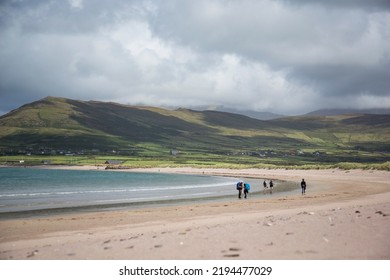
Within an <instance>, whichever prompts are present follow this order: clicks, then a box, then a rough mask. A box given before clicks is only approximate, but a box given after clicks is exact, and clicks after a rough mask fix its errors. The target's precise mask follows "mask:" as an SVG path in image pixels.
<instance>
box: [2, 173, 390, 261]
mask: <svg viewBox="0 0 390 280" xmlns="http://www.w3.org/2000/svg"><path fill="white" fill-rule="evenodd" d="M83 168H86V167H83ZM120 171H125V172H129V171H130V172H166V173H181V174H196V175H199V174H203V175H211V176H229V177H245V178H262V179H264V178H267V179H280V180H288V181H297V183H299V182H300V180H301V179H302V178H305V180H306V181H307V183H308V189H307V194H306V195H305V196H302V195H300V190H297V193H293V194H291V195H288V196H282V197H268V199H266V200H262V199H261V198H260V199H259V198H250V199H248V200H245V201H244V200H241V201H239V200H237V199H236V200H231V201H217V202H205V203H194V204H192V203H190V204H185V205H174V206H161V207H156V208H153V207H151V208H142V209H135V210H126V209H123V210H110V211H104V212H99V211H97V212H88V213H68V214H63V215H55V216H52V217H39V218H27V219H10V220H4V221H0V229H1V237H0V259H390V241H388V236H389V234H390V173H389V172H387V171H376V170H374V171H372V170H350V171H344V170H339V169H332V170H328V169H327V170H285V169H275V170H269V169H241V170H230V169H208V168H207V169H199V168H150V169H131V170H120ZM312 186H315V188H313V187H312ZM252 188H260V182H259V186H252Z"/></svg>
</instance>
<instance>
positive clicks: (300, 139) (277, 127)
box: [0, 97, 390, 161]
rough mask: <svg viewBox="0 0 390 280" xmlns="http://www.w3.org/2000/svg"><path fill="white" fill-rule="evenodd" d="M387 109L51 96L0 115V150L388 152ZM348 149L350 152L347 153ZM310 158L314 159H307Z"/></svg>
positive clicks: (138, 153) (145, 153) (258, 154)
mask: <svg viewBox="0 0 390 280" xmlns="http://www.w3.org/2000/svg"><path fill="white" fill-rule="evenodd" d="M388 143H390V115H369V114H349V115H332V116H315V115H309V116H307V115H304V116H293V117H283V118H277V119H272V120H259V119H256V118H251V117H248V116H244V115H240V114H235V113H229V112H220V111H214V110H205V111H196V110H193V109H186V108H178V109H175V110H170V109H164V108H159V107H151V106H132V105H124V104H119V103H114V102H101V101H82V100H73V99H66V98H57V97H46V98H44V99H41V100H38V101H35V102H32V103H29V104H25V105H23V106H21V107H19V108H18V109H15V110H12V111H11V112H9V113H7V114H5V115H3V116H1V117H0V152H2V153H3V154H12V153H17V152H22V153H26V152H29V151H30V152H31V151H34V153H36V152H37V151H43V152H44V153H47V152H48V151H52V153H58V151H65V150H67V151H74V152H79V151H83V152H88V153H92V152H93V151H95V152H107V151H112V150H116V151H122V153H124V154H128V155H135V156H141V157H142V156H149V157H150V156H152V157H153V156H163V157H164V156H165V155H167V154H168V153H169V151H172V150H179V151H180V152H181V153H182V154H187V155H195V154H208V155H229V154H230V155H232V154H237V155H238V154H242V155H244V154H245V155H254V156H255V157H257V158H258V159H259V160H260V159H261V157H263V155H267V154H270V153H271V152H272V153H273V154H275V155H276V154H278V155H279V156H281V157H282V155H302V154H305V155H308V154H309V155H311V157H313V154H315V153H317V154H318V152H320V154H328V155H331V154H333V156H334V157H337V158H341V156H342V157H343V158H349V157H355V159H356V158H357V155H359V156H361V151H363V150H364V151H366V152H370V153H373V155H377V158H376V159H375V158H373V156H371V155H366V156H367V158H370V160H374V161H375V160H383V158H388V154H389V152H390V144H388ZM354 155H355V156H354ZM313 160H314V159H313Z"/></svg>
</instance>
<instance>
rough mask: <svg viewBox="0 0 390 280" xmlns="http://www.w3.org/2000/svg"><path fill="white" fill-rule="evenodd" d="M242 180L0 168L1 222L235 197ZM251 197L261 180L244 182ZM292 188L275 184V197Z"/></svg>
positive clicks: (116, 172)
mask: <svg viewBox="0 0 390 280" xmlns="http://www.w3.org/2000/svg"><path fill="white" fill-rule="evenodd" d="M239 180H242V178H229V177H214V176H202V175H183V174H166V173H134V172H118V171H108V170H56V169H35V168H0V218H7V217H10V216H18V215H19V216H26V215H37V214H51V213H62V212H66V211H82V210H85V211H87V210H96V209H112V208H116V209H117V208H120V207H123V208H129V207H143V206H159V205H166V204H179V203H188V202H193V201H197V202H199V201H202V200H218V199H228V200H234V199H237V190H236V187H235V186H236V183H237V182H238V181H239ZM246 182H248V183H250V184H251V192H250V196H255V195H262V197H264V198H266V196H263V194H262V180H255V179H252V180H246ZM294 188H296V186H295V185H294V184H291V182H290V183H289V182H283V181H277V180H275V188H274V195H273V196H275V195H278V194H279V195H283V194H285V193H287V192H289V191H291V190H293V189H294Z"/></svg>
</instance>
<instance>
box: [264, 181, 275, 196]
mask: <svg viewBox="0 0 390 280" xmlns="http://www.w3.org/2000/svg"><path fill="white" fill-rule="evenodd" d="M267 189H268V186H267V181H266V180H264V182H263V194H266V193H267ZM273 190H274V182H272V180H270V181H269V192H270V194H272V192H273Z"/></svg>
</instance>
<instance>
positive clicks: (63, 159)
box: [0, 154, 390, 171]
mask: <svg viewBox="0 0 390 280" xmlns="http://www.w3.org/2000/svg"><path fill="white" fill-rule="evenodd" d="M109 160H116V161H121V162H122V163H121V164H119V165H113V166H111V167H112V168H152V167H160V168H163V167H197V168H228V169H242V168H266V169H273V168H284V169H328V168H340V169H346V170H348V169H377V170H387V171H390V161H387V162H378V163H359V162H339V163H327V162H319V161H318V162H314V161H308V160H302V159H300V158H290V159H286V158H272V159H271V158H270V159H258V158H255V157H252V156H246V155H241V156H231V157H227V156H218V155H213V156H210V155H199V154H197V155H195V156H183V155H182V156H175V157H169V158H163V157H127V156H118V155H112V156H86V155H73V156H70V155H68V156H47V155H42V156H36V155H35V156H0V164H2V165H9V166H35V165H50V166H53V165H69V166H83V165H90V166H96V167H101V168H105V167H106V166H109V164H106V161H109Z"/></svg>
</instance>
